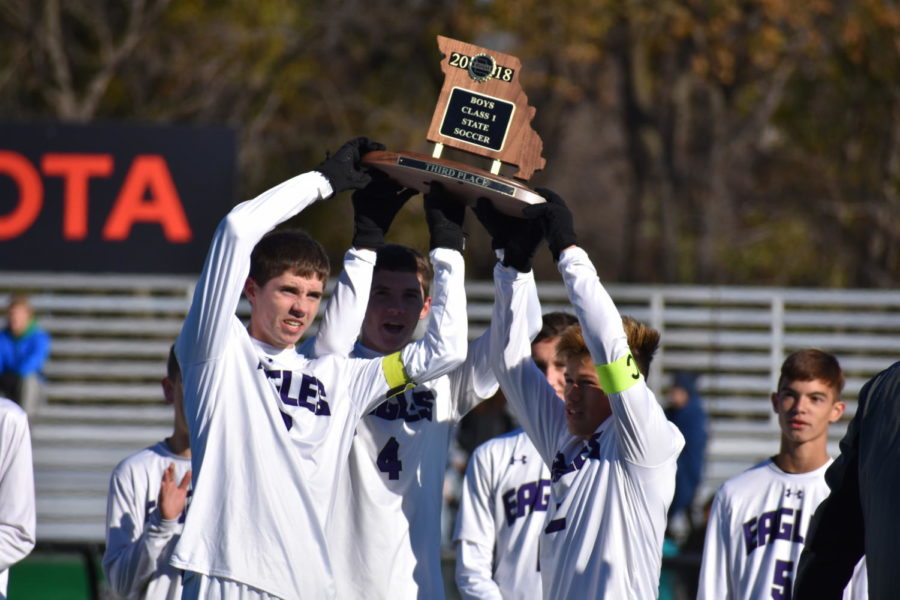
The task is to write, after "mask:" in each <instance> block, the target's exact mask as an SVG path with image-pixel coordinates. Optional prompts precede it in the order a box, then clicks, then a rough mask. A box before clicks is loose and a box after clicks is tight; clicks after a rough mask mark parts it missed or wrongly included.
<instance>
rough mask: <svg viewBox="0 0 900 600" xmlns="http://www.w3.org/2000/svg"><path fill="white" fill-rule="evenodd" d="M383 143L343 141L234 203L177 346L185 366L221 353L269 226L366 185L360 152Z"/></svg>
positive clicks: (213, 246)
mask: <svg viewBox="0 0 900 600" xmlns="http://www.w3.org/2000/svg"><path fill="white" fill-rule="evenodd" d="M378 147H382V146H381V145H380V144H373V143H372V142H369V141H368V140H367V139H366V138H357V139H355V140H352V141H351V142H348V143H346V144H344V146H342V147H341V149H340V150H338V151H337V152H336V153H335V154H334V155H332V156H331V157H330V158H328V159H326V160H325V161H324V162H323V163H322V164H320V165H319V167H317V170H316V171H310V172H308V173H304V174H302V175H298V176H296V177H294V178H292V179H289V180H287V181H285V182H284V183H281V184H280V185H277V186H275V187H274V188H272V189H270V190H268V191H267V192H264V193H263V194H260V195H259V196H257V197H256V198H254V199H253V200H248V201H246V202H243V203H241V204H238V205H237V206H236V207H234V208H233V209H232V210H231V212H230V213H228V215H227V216H226V217H225V218H224V219H223V220H222V222H221V223H220V224H219V226H218V228H217V229H216V232H215V234H214V235H213V240H212V243H211V245H210V249H209V253H208V254H207V257H206V262H205V263H204V265H203V271H202V273H201V275H200V279H199V281H198V282H197V287H196V289H195V291H194V297H193V300H192V302H191V308H190V310H189V311H188V314H187V317H186V318H185V322H184V325H183V327H182V330H181V334H180V335H179V337H178V343H177V345H176V348H177V354H178V360H179V362H180V363H181V364H182V368H186V367H187V366H188V365H190V364H194V363H198V362H203V361H207V360H214V359H216V358H217V357H218V356H220V355H221V353H222V351H223V349H224V348H223V344H224V342H225V340H227V339H228V335H227V332H228V330H229V327H230V326H231V321H232V319H233V318H234V312H235V309H236V307H237V304H238V300H239V299H240V296H241V291H242V289H243V286H244V282H245V280H246V278H247V273H248V271H249V269H250V253H251V251H252V250H253V247H254V246H255V245H256V243H257V242H258V241H259V240H260V239H261V238H262V237H263V235H265V234H266V232H268V231H269V230H270V229H272V228H273V227H275V226H276V225H278V224H279V223H282V222H284V221H286V220H287V219H289V218H290V217H292V216H294V215H296V214H297V213H299V212H300V211H301V210H303V209H304V208H306V207H307V206H309V205H310V204H312V203H313V202H315V201H316V200H319V199H321V198H326V197H328V196H331V195H332V194H333V193H337V192H340V191H342V190H344V189H349V188H351V187H362V186H364V185H365V184H366V183H368V175H365V174H364V173H363V172H362V171H360V170H359V168H358V164H359V156H360V154H361V153H364V152H366V151H368V150H370V149H375V148H378Z"/></svg>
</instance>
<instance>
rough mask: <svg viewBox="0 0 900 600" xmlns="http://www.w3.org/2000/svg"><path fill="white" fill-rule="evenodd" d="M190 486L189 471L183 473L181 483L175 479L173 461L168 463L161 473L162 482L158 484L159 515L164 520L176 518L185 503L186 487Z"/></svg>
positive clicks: (182, 510)
mask: <svg viewBox="0 0 900 600" xmlns="http://www.w3.org/2000/svg"><path fill="white" fill-rule="evenodd" d="M190 487H191V472H190V471H188V472H187V473H185V474H184V477H183V478H182V480H181V483H176V481H175V463H169V467H168V468H167V469H166V470H165V472H164V473H163V478H162V483H161V484H160V486H159V502H158V506H159V516H161V517H162V518H163V519H165V520H166V521H171V520H173V519H177V518H178V517H180V516H181V513H182V512H184V506H185V504H186V503H187V493H188V489H189V488H190Z"/></svg>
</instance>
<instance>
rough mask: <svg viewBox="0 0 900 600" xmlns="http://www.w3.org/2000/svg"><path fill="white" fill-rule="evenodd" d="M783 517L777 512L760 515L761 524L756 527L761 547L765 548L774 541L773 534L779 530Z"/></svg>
mask: <svg viewBox="0 0 900 600" xmlns="http://www.w3.org/2000/svg"><path fill="white" fill-rule="evenodd" d="M780 517H781V515H780V514H779V512H778V511H777V510H770V511H768V512H764V513H763V514H761V515H759V522H758V523H757V525H756V533H757V537H758V538H759V545H760V546H763V545H765V544H768V543H769V542H770V541H771V540H772V533H774V532H775V530H776V529H778V521H779V519H780Z"/></svg>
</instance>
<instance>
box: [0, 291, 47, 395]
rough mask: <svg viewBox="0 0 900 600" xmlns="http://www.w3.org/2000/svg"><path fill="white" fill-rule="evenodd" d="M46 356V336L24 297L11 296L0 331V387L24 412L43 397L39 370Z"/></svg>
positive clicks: (19, 295) (41, 377)
mask: <svg viewBox="0 0 900 600" xmlns="http://www.w3.org/2000/svg"><path fill="white" fill-rule="evenodd" d="M49 355H50V334H48V333H47V332H46V331H44V330H43V329H41V328H40V326H39V325H38V324H37V319H36V318H35V316H34V310H33V309H32V308H31V303H30V302H29V300H28V297H27V296H25V295H23V294H14V295H13V296H11V297H10V299H9V304H8V305H7V308H6V328H4V329H3V331H0V388H2V389H5V390H6V391H7V392H8V395H9V397H10V399H11V400H14V401H15V402H17V403H18V404H19V405H20V406H22V408H24V409H25V411H26V412H28V413H33V412H34V409H35V408H36V406H37V404H38V402H39V400H40V398H41V396H42V394H43V385H42V384H43V373H42V369H43V367H44V362H45V361H46V360H47V357H48V356H49Z"/></svg>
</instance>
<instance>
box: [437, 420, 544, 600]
mask: <svg viewBox="0 0 900 600" xmlns="http://www.w3.org/2000/svg"><path fill="white" fill-rule="evenodd" d="M548 508H550V470H549V469H548V468H547V465H545V464H544V461H543V460H541V456H540V454H538V451H537V449H536V448H535V447H534V444H532V443H531V440H530V439H529V438H528V435H527V434H526V433H525V432H524V431H522V430H521V429H519V430H516V431H512V432H510V433H507V434H505V435H501V436H499V437H495V438H493V439H491V440H488V441H486V442H485V443H483V444H481V445H480V446H478V447H477V448H476V449H475V451H474V452H473V453H472V456H471V457H470V458H469V465H468V467H467V468H466V477H465V480H464V481H463V488H462V494H461V496H460V500H459V510H458V511H457V513H456V531H455V533H454V535H453V540H454V541H455V542H456V587H457V588H458V589H459V593H460V595H461V596H462V597H463V598H464V599H466V600H489V599H490V600H494V599H496V600H500V599H501V598H502V599H503V600H537V599H538V598H540V597H541V595H542V590H541V568H540V561H539V560H538V540H539V539H540V535H541V531H543V529H544V526H545V517H546V516H547V509H548Z"/></svg>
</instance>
